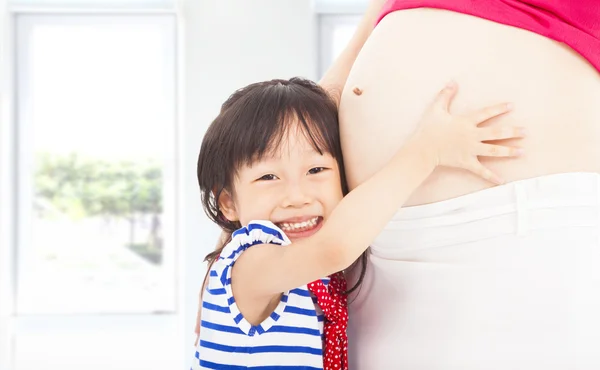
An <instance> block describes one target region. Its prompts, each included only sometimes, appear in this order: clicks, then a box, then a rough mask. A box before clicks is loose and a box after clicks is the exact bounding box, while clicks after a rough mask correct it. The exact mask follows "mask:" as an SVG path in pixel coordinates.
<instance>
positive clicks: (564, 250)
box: [349, 173, 600, 370]
mask: <svg viewBox="0 0 600 370" xmlns="http://www.w3.org/2000/svg"><path fill="white" fill-rule="evenodd" d="M599 230H600V175H599V174H593V173H566V174H558V175H550V176H544V177H538V178H533V179H528V180H523V181H518V182H514V183H510V184H506V185H502V186H498V187H495V188H491V189H487V190H483V191H480V192H477V193H473V194H469V195H465V196H462V197H459V198H455V199H451V200H448V201H443V202H438V203H434V204H429V205H424V206H417V207H409V208H404V209H402V210H401V211H400V212H398V214H397V215H396V216H395V217H394V219H393V220H392V221H391V222H390V223H389V224H388V226H387V227H386V229H385V231H383V232H382V233H381V235H380V236H379V237H378V239H377V241H376V242H375V243H374V245H373V246H372V248H371V255H370V263H369V266H368V272H367V276H366V278H365V281H364V283H363V286H362V288H361V291H360V293H359V294H358V296H357V297H356V298H355V300H354V302H353V303H351V305H350V330H349V340H350V348H349V353H350V367H351V369H353V370H378V369H402V370H454V369H457V370H458V369H460V370H496V369H498V370H500V369H502V370H515V369H523V370H537V369H540V370H542V369H543V370H553V369H556V370H558V369H560V370H588V369H589V370H592V369H594V370H598V369H600V231H599Z"/></svg>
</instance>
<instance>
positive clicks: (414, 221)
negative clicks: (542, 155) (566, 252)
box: [372, 172, 600, 258]
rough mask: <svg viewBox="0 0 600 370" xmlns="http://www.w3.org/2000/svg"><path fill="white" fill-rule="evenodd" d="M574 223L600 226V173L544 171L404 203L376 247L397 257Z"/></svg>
mask: <svg viewBox="0 0 600 370" xmlns="http://www.w3.org/2000/svg"><path fill="white" fill-rule="evenodd" d="M557 210H561V211H560V212H557ZM572 227H585V228H588V229H590V228H593V229H596V230H600V174H598V173H580V172H577V173H562V174H555V175H547V176H541V177H536V178H531V179H526V180H520V181H515V182H512V183H508V184H505V185H501V186H497V187H494V188H489V189H486V190H482V191H478V192H476V193H472V194H467V195H464V196H460V197H457V198H454V199H450V200H446V201H442V202H437V203H432V204H426V205H422V206H415V207H406V208H402V209H401V210H400V211H398V213H397V214H396V215H395V216H394V218H393V219H392V220H391V221H390V222H389V223H388V225H387V226H386V227H385V229H384V230H383V231H382V232H381V234H380V235H379V236H378V237H377V239H376V240H375V242H374V243H373V245H372V251H373V253H374V254H375V255H378V254H381V255H382V256H383V255H386V256H387V255H388V254H389V256H388V257H389V258H395V257H393V256H396V257H397V256H400V255H401V254H402V251H407V250H421V249H428V248H432V247H440V246H446V245H452V244H459V243H466V242H473V241H476V240H483V239H488V238H494V237H496V236H499V235H507V234H516V235H525V234H527V233H529V232H530V231H531V230H536V229H538V230H539V229H551V228H554V229H557V228H572ZM597 233H598V238H599V241H600V231H598V232H597Z"/></svg>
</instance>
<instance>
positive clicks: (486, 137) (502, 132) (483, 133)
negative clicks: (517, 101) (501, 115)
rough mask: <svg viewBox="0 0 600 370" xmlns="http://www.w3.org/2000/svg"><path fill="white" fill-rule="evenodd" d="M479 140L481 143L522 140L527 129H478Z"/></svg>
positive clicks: (499, 127)
mask: <svg viewBox="0 0 600 370" xmlns="http://www.w3.org/2000/svg"><path fill="white" fill-rule="evenodd" d="M478 130H479V139H480V140H481V141H493V140H504V139H514V138H522V137H524V136H525V129H524V128H522V127H515V126H494V127H483V128H478Z"/></svg>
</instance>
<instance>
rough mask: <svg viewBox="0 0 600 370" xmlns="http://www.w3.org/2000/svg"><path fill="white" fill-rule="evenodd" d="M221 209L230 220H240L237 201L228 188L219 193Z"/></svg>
mask: <svg viewBox="0 0 600 370" xmlns="http://www.w3.org/2000/svg"><path fill="white" fill-rule="evenodd" d="M218 202H219V210H220V211H221V213H222V214H223V216H225V218H227V219H228V220H229V221H239V220H240V218H239V216H238V213H237V210H236V208H235V203H234V201H233V197H232V196H231V194H230V193H229V191H227V190H223V191H222V192H221V194H220V195H219V201H218Z"/></svg>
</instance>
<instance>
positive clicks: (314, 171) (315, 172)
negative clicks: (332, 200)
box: [308, 167, 327, 175]
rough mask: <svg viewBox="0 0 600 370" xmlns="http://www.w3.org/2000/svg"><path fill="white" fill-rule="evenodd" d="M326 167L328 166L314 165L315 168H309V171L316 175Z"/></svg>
mask: <svg viewBox="0 0 600 370" xmlns="http://www.w3.org/2000/svg"><path fill="white" fill-rule="evenodd" d="M326 169H327V168H326V167H314V168H311V169H310V170H308V173H310V174H311V175H316V174H317V173H319V172H323V171H325V170H326Z"/></svg>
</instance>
